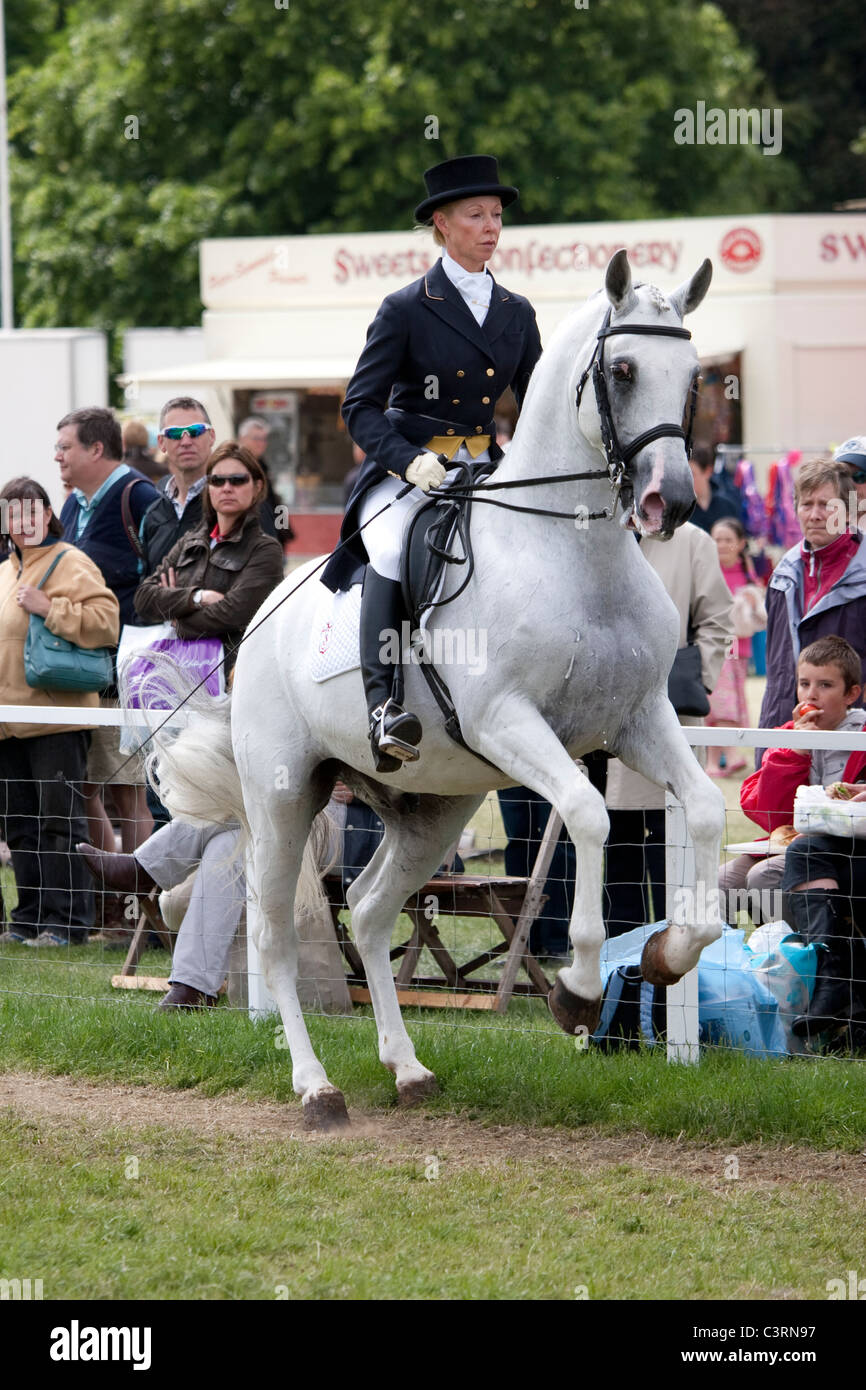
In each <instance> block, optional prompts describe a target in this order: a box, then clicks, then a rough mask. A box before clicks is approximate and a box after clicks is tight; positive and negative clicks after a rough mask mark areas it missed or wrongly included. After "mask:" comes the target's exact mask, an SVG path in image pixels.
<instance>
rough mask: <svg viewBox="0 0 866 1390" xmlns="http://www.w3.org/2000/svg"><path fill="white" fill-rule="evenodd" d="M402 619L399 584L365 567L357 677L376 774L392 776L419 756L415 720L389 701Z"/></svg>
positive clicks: (395, 703) (401, 599)
mask: <svg viewBox="0 0 866 1390" xmlns="http://www.w3.org/2000/svg"><path fill="white" fill-rule="evenodd" d="M402 618H403V597H402V593H401V589H400V585H399V584H398V583H397V581H396V580H394V579H383V578H382V576H381V574H377V573H376V571H375V570H374V569H373V567H372V565H368V566H367V573H366V575H365V577H364V592H363V596H362V598H361V673H362V675H363V677H364V691H365V693H366V696H367V712H368V713H369V715H370V747H371V748H372V750H373V761H374V763H375V765H376V771H377V772H396V771H397V770H398V768H399V767H400V765H401V763H404V762H415V761H416V760H417V758H418V756H419V754H418V749H417V748H416V746H415V745H416V744H418V743H420V742H421V721H420V720H419V719H418V718H417V716H416V715H414V714H410V713H408V712H407V711H406V710H404V709H403V708H402V707H401V706H400V705H399V704H398V703H397V702H396V700H395V699H394V698H393V690H394V677H395V673H396V671H397V665H396V663H397V662H398V661H399V659H400V656H401V643H400V635H401V620H402ZM383 647H385V648H388V649H390V653H391V656H392V659H391V660H390V661H387V662H385V661H383V660H382V655H381V652H382V648H383Z"/></svg>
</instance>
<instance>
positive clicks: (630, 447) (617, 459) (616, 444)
mask: <svg viewBox="0 0 866 1390" xmlns="http://www.w3.org/2000/svg"><path fill="white" fill-rule="evenodd" d="M612 312H613V309H612V308H609V309H608V311H607V313H606V315H605V319H604V323H603V324H602V326H601V328H600V329H599V330H598V333H597V335H596V344H595V348H594V349H593V353H592V357H591V358H590V359H589V362H588V363H587V365H586V370H585V371H584V373H583V375H582V376H581V378H580V381H579V382H578V383H577V393H576V405H577V408H578V410H579V409H580V399H581V396H582V395H583V388H584V386H585V385H586V383H587V380H588V379H589V375H590V373H592V384H593V386H594V387H595V402H596V406H597V407H598V417H599V421H600V422H601V442H602V444H603V446H604V453H605V458H606V459H607V472H608V477H609V478H610V485H611V487H612V489H613V494H614V496H613V510H615V509H616V504H617V501H618V499H619V494H620V489H621V488H622V486H623V481H624V479H625V472H626V469H627V468H628V465H629V464H630V463H631V461H632V459H633V458H634V456H635V454H637V453H639V452H640V450H641V449H643V448H644V447H645V445H647V444H651V443H652V441H653V440H654V439H665V438H672V439H682V440H683V442H684V444H685V449H686V458H690V457H691V453H692V430H693V426H694V422H695V409H696V407H697V403H698V383H697V378H696V379H695V380H694V381H693V382H692V384H691V386H690V387H689V400H688V418H687V421H686V428H685V429H683V428H682V426H681V425H674V424H670V423H665V424H661V425H653V427H652V429H648V430H644V432H643V434H639V435H638V436H637V438H636V439H633V440H632V441H631V443H630V444H627V445H625V447H623V445H622V444H621V443H620V441H619V438H618V436H617V432H616V425H615V424H614V422H613V415H612V414H611V409H610V399H609V397H608V394H607V382H606V381H605V379H604V344H605V339H607V338H612V337H613V335H614V333H643V334H652V335H653V336H654V337H658V338H689V339H690V338H691V336H692V335H691V333H690V332H689V330H688V329H687V328H665V327H664V326H662V325H661V324H649V323H623V324H617V326H616V327H615V328H611V326H610V316H611V314H612Z"/></svg>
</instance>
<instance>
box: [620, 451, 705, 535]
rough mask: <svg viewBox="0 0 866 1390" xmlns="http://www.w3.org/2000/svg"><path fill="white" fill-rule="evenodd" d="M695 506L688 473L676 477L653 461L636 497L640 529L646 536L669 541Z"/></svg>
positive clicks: (693, 491)
mask: <svg viewBox="0 0 866 1390" xmlns="http://www.w3.org/2000/svg"><path fill="white" fill-rule="evenodd" d="M694 508H695V490H694V487H693V486H692V478H691V473H688V474H687V475H686V476H684V477H682V478H680V477H678V476H676V474H674V472H673V470H672V469H664V467H663V466H661V465H660V462H656V465H655V467H654V468H653V470H652V473H651V476H650V478H649V479H648V480H647V482H646V484H645V486H644V488H643V489H642V491H641V492H640V493H639V494H637V496H636V504H635V511H636V512H637V517H638V521H639V524H640V529H641V531H642V532H643V533H644V535H647V536H658V537H659V539H660V540H666V541H667V540H670V538H671V536H672V535H673V534H674V531H676V529H677V527H678V526H682V524H683V522H684V521H688V519H689V517H690V516H691V514H692V512H693V511H694Z"/></svg>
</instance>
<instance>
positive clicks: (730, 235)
mask: <svg viewBox="0 0 866 1390" xmlns="http://www.w3.org/2000/svg"><path fill="white" fill-rule="evenodd" d="M762 251H763V247H762V246H761V238H760V237H759V236H758V233H757V232H753V231H752V228H751V227H734V228H733V229H732V230H731V231H730V232H727V233H726V234H725V236H723V237H722V244H721V246H720V247H719V254H720V255H721V258H722V260H723V261H724V263H725V265H726V266H727V267H728V270H735V271H738V272H739V271H744V270H754V268H755V266H756V265H757V264H758V262H759V260H760V259H761V253H762Z"/></svg>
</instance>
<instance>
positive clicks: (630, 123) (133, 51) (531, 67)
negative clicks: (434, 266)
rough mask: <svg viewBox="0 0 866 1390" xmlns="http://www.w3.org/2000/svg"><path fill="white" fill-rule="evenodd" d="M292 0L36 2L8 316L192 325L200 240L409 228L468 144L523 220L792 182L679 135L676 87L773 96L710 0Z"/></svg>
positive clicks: (19, 136)
mask: <svg viewBox="0 0 866 1390" xmlns="http://www.w3.org/2000/svg"><path fill="white" fill-rule="evenodd" d="M287 2H288V8H285V9H284V8H278V4H279V3H280V0H123V4H122V5H117V4H116V2H115V0H79V3H78V4H76V5H74V6H72V7H71V8H69V9H68V12H67V11H64V7H63V6H62V4H59V3H54V0H39V4H40V5H41V6H43V7H44V14H43V20H44V24H43V31H44V32H42V37H41V39H40V40H39V42H38V43H37V42H36V41H35V40H34V46H33V48H32V51H31V52H29V53H28V52H26V51H24V48H26V45H25V46H22V44H18V57H19V59H20V61H19V63H18V66H17V69H16V71H15V72H14V75H13V76H12V79H11V83H10V98H11V101H10V130H11V133H12V136H13V140H14V150H13V210H14V220H15V243H16V244H15V252H16V290H17V308H18V315H19V322H21V321H23V322H26V323H28V324H31V325H50V324H82V325H83V324H93V325H97V326H105V327H109V328H111V327H113V326H120V325H125V324H147V325H161V324H185V323H194V322H196V321H197V320H198V319H199V316H200V311H201V309H200V301H199V295H198V243H199V241H200V239H201V238H202V237H213V236H239V235H256V234H282V235H286V234H296V233H302V232H324V231H333V230H338V229H339V230H343V231H360V230H381V229H387V228H400V227H405V226H407V225H409V224H410V221H411V215H412V209H413V207H414V206H415V204H416V202H418V201H420V198H421V197H422V196H423V185H422V180H421V174H422V171H423V169H424V168H425V167H426V166H427V165H430V164H434V163H436V162H438V161H439V160H440V159H444V158H447V157H449V156H451V155H456V154H464V153H468V152H471V151H475V150H478V151H490V152H492V153H496V154H497V155H498V156H499V158H500V162H501V169H502V173H503V176H504V177H505V178H506V179H507V181H509V182H511V181H513V182H514V183H516V184H517V185H518V186H519V187H520V189H521V201H520V203H519V204H518V205H517V207H516V209H515V211H514V218H515V220H518V221H522V222H526V223H539V222H562V221H583V220H603V219H610V218H638V217H656V216H665V215H670V216H677V215H695V214H722V213H725V214H730V213H736V212H760V211H768V210H777V209H779V210H781V209H785V208H789V207H792V206H794V205H795V203H796V199H797V196H798V187H799V183H798V177H799V176H798V174H797V172H796V170H795V169H794V168H793V166H792V165H791V164H790V163H789V162H788V161H787V159H786V157H785V155H781V156H778V157H769V158H768V157H766V156H762V154H761V152H760V150H759V149H757V148H754V147H751V146H734V147H726V146H707V145H703V146H699V145H695V146H681V145H676V144H675V143H674V140H673V133H674V126H675V122H674V112H675V110H677V109H678V108H682V107H691V108H694V106H695V104H696V102H697V101H698V100H704V101H706V102H707V103H708V105H719V106H723V107H728V106H751V105H758V106H761V105H766V104H768V103H767V100H766V95H767V94H766V92H765V89H764V87H763V86H762V81H763V79H762V78H761V76H760V73H759V72H758V70H757V68H756V66H755V63H754V61H753V59H752V57H751V56H750V55H749V54H748V53H747V52H746V51H744V49H743V48H742V47H741V46H740V44H739V42H738V40H737V38H736V36H735V34H734V32H733V30H732V29H731V28H730V26H729V25H728V23H727V22H726V20H725V19H724V18H723V17H722V15H721V13H720V11H719V9H718V8H716V7H715V6H713V5H709V4H703V3H699V0H618V3H616V4H602V3H598V4H597V3H595V0H590V3H589V6H588V8H586V9H578V8H577V7H576V5H575V4H574V3H573V0H473V3H469V0H439V3H438V4H437V5H435V6H431V5H430V4H429V0H335V3H334V4H332V5H328V6H322V5H315V4H311V3H306V2H305V0H287ZM12 3H13V13H20V8H19V7H22V6H23V4H24V3H29V4H32V3H33V0H12ZM64 19H65V25H64V24H63V20H64ZM49 20H50V23H49ZM58 21H60V26H61V32H57V28H58ZM22 55H23V56H22ZM429 117H434V118H435V119H436V121H438V139H429V138H426V134H429V133H430V131H431V129H432V128H433V125H434V123H433V122H431V121H430V120H428V118H429ZM131 118H132V119H131ZM425 132H426V134H425ZM509 216H510V217H511V214H509Z"/></svg>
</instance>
